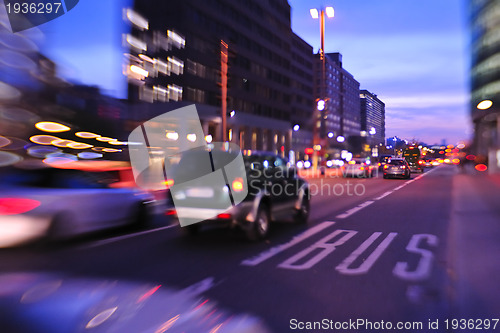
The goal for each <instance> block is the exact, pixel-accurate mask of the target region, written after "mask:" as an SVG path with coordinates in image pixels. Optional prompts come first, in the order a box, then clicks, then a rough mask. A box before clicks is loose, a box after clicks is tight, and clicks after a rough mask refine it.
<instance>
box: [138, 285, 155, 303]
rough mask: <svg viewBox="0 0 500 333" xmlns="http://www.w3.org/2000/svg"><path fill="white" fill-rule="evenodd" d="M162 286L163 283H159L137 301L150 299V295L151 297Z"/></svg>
mask: <svg viewBox="0 0 500 333" xmlns="http://www.w3.org/2000/svg"><path fill="white" fill-rule="evenodd" d="M160 287H161V284H159V285H157V286H156V287H153V288H151V289H149V290H148V291H147V292H145V293H144V294H143V295H142V296H141V297H139V299H138V300H137V302H136V303H141V302H144V301H145V300H146V299H148V298H149V297H151V296H152V295H153V294H154V293H155V292H157V291H158V289H160Z"/></svg>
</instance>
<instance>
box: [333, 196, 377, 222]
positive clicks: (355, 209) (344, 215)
mask: <svg viewBox="0 0 500 333" xmlns="http://www.w3.org/2000/svg"><path fill="white" fill-rule="evenodd" d="M374 202H375V201H373V200H368V201H365V202H363V203H362V204H360V205H358V206H356V207H354V208H351V209H349V210H348V211H346V212H345V213H344V214H340V215H337V218H338V219H345V218H347V217H349V216H351V215H352V214H354V213H357V212H359V211H360V210H362V209H363V208H365V207H368V206H370V205H371V204H372V203H374Z"/></svg>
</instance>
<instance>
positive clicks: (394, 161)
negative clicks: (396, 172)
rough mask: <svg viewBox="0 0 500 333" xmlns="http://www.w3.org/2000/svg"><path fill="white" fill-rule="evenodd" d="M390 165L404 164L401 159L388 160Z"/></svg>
mask: <svg viewBox="0 0 500 333" xmlns="http://www.w3.org/2000/svg"><path fill="white" fill-rule="evenodd" d="M388 164H390V165H404V164H405V162H404V161H403V160H389V163H388Z"/></svg>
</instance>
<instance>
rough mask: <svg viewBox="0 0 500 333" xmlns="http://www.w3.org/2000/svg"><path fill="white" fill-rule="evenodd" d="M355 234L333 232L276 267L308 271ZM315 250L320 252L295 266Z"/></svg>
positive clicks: (348, 231) (340, 231) (347, 231)
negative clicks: (334, 239)
mask: <svg viewBox="0 0 500 333" xmlns="http://www.w3.org/2000/svg"><path fill="white" fill-rule="evenodd" d="M342 233H345V235H343V236H342V237H340V238H339V239H337V240H336V241H335V242H333V243H329V241H331V240H332V239H333V238H335V237H337V236H338V235H340V234H342ZM357 233H358V232H357V231H353V230H335V231H334V232H332V233H331V234H329V235H328V236H326V237H323V238H321V239H320V240H319V241H317V242H316V243H314V244H313V245H311V246H309V247H308V248H306V249H304V250H302V251H300V252H299V253H297V254H296V255H294V256H292V257H290V258H288V259H287V260H285V261H283V262H282V263H281V264H279V265H278V267H279V268H287V269H293V270H301V271H302V270H306V269H309V268H311V267H313V266H314V265H316V264H317V263H318V262H320V261H321V260H323V259H324V258H325V257H326V256H327V255H329V254H330V253H332V252H333V251H335V249H336V248H337V246H340V245H342V244H344V243H345V242H347V241H348V240H349V239H351V238H352V237H353V236H354V235H355V234H357ZM317 249H320V250H321V251H320V252H319V253H317V254H316V255H315V256H314V257H312V258H311V259H309V260H308V261H306V262H304V263H302V264H297V262H299V261H300V260H301V259H302V258H304V257H306V256H307V255H309V254H310V253H312V252H314V251H315V250H317Z"/></svg>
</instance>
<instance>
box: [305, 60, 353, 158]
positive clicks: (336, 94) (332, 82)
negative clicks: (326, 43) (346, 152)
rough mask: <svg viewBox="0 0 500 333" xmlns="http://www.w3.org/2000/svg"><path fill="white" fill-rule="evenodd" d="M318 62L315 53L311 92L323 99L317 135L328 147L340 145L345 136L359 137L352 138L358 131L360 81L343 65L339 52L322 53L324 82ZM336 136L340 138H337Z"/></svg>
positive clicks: (348, 138)
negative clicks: (322, 109) (323, 107)
mask: <svg viewBox="0 0 500 333" xmlns="http://www.w3.org/2000/svg"><path fill="white" fill-rule="evenodd" d="M321 66H322V63H321V60H320V57H319V55H316V57H315V67H314V74H315V75H314V82H315V84H314V95H315V98H316V99H324V100H325V101H326V103H325V106H326V107H325V110H324V111H322V112H321V114H320V120H319V122H318V123H317V124H316V125H317V126H318V125H319V126H320V131H319V133H320V134H319V135H320V137H321V139H322V141H323V142H325V141H326V142H327V145H328V147H330V148H332V147H333V148H338V149H343V148H345V147H346V146H345V144H344V143H343V142H344V140H347V141H359V140H352V139H355V138H359V136H360V131H361V123H360V121H361V114H360V100H359V82H358V81H356V79H354V76H353V75H352V74H350V73H349V72H348V71H347V70H345V69H344V68H343V67H342V55H341V54H340V53H338V52H337V53H326V54H325V67H326V69H325V80H324V81H325V82H323V79H322V68H321ZM339 137H342V138H343V139H341V140H337V138H339ZM339 141H340V142H339ZM338 149H337V150H338Z"/></svg>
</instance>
